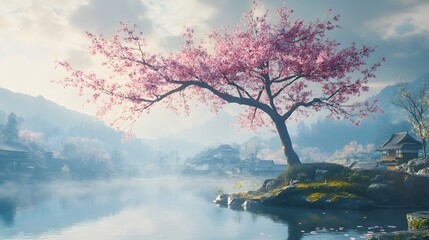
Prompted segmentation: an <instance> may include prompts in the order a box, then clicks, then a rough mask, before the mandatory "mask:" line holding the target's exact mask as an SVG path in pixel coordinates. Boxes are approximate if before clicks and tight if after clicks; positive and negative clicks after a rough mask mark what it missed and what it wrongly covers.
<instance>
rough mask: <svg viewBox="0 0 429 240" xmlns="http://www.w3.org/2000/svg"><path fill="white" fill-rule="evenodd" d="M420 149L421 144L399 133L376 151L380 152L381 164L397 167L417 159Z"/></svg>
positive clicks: (405, 133) (407, 135) (405, 134)
mask: <svg viewBox="0 0 429 240" xmlns="http://www.w3.org/2000/svg"><path fill="white" fill-rule="evenodd" d="M421 148H422V143H421V142H419V141H417V140H416V139H414V138H413V137H412V136H410V135H409V134H408V133H407V132H400V133H395V134H393V135H392V136H391V137H390V139H389V140H388V141H387V142H386V143H384V144H383V145H382V146H381V147H379V148H378V149H377V150H376V151H380V152H382V155H381V163H382V164H384V165H397V164H402V163H405V162H407V161H409V160H411V159H414V158H418V156H419V150H420V149H421Z"/></svg>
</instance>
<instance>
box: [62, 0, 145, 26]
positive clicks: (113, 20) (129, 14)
mask: <svg viewBox="0 0 429 240" xmlns="http://www.w3.org/2000/svg"><path fill="white" fill-rule="evenodd" d="M146 13H147V9H146V6H145V5H144V4H143V3H142V2H141V1H140V0H90V1H88V3H87V4H85V5H81V6H80V7H79V8H78V9H76V11H75V12H74V13H73V14H72V15H71V17H70V22H71V24H72V25H74V26H76V27H77V28H79V29H82V30H84V31H90V32H94V33H97V34H100V33H104V34H113V33H114V32H115V31H116V30H117V28H118V27H119V26H120V25H119V23H120V22H121V21H129V22H130V23H132V24H138V26H139V28H140V30H141V31H143V32H144V33H146V34H150V33H151V31H152V22H151V21H150V20H149V19H148V18H147V17H146Z"/></svg>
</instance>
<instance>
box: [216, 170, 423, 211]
mask: <svg viewBox="0 0 429 240" xmlns="http://www.w3.org/2000/svg"><path fill="white" fill-rule="evenodd" d="M317 170H319V172H322V171H320V170H323V175H324V177H323V178H317V179H319V180H316V178H315V175H316V172H317ZM230 195H231V196H234V197H240V198H243V199H244V200H252V201H256V202H259V203H261V204H263V205H277V206H299V207H316V208H348V209H362V208H365V209H367V208H373V207H428V206H429V178H427V177H421V176H411V175H409V174H407V173H404V172H398V171H388V170H366V171H359V172H356V171H352V170H351V169H349V168H347V167H344V166H341V165H337V164H329V163H314V164H301V165H297V166H291V167H289V168H288V169H286V170H285V172H284V173H283V174H282V175H280V176H279V177H277V178H275V179H269V180H266V181H265V182H264V184H263V185H262V186H261V187H260V188H259V189H258V190H256V191H251V192H243V193H234V194H230ZM243 199H240V201H241V200H243ZM220 200H223V201H222V202H225V196H221V197H220V199H219V200H218V201H217V202H220ZM237 205H238V204H237Z"/></svg>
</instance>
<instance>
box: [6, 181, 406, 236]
mask: <svg viewBox="0 0 429 240" xmlns="http://www.w3.org/2000/svg"><path fill="white" fill-rule="evenodd" d="M234 181H236V180H228V181H219V180H216V179H204V178H199V179H178V178H172V177H171V178H159V179H133V180H128V179H127V180H112V181H110V182H97V181H95V182H55V183H46V184H33V185H14V184H9V185H3V186H1V189H2V191H0V218H1V221H0V239H20V240H22V239H61V240H63V239H94V240H97V239H103V240H106V239H107V240H108V239H112V240H113V239H115V240H116V239H158V238H163V239H186V240H188V239H289V240H295V239H350V237H356V238H359V237H360V236H361V235H362V234H365V233H367V232H368V231H373V232H380V231H382V230H383V231H392V230H399V229H406V220H405V214H406V213H407V212H409V211H406V210H383V211H366V212H359V211H349V212H347V211H344V210H338V211H326V210H319V209H301V208H287V209H286V208H265V209H264V210H263V211H258V212H247V211H236V210H231V209H228V208H217V207H216V206H215V205H213V204H212V203H211V201H212V200H213V199H214V198H215V196H216V194H217V193H216V192H215V191H214V189H219V188H222V189H224V190H225V191H234V190H236V189H232V188H231V187H232V186H233V185H234ZM252 181H254V180H252ZM261 181H262V179H261ZM239 190H243V189H239ZM411 211H412V210H411ZM389 226H390V227H391V226H395V227H396V228H395V229H394V228H389ZM376 227H377V228H376ZM345 235H347V236H345Z"/></svg>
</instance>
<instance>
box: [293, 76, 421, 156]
mask: <svg viewBox="0 0 429 240" xmlns="http://www.w3.org/2000/svg"><path fill="white" fill-rule="evenodd" d="M425 80H429V74H425V75H422V76H421V77H419V78H418V79H416V80H414V81H412V82H409V83H407V84H408V87H409V88H410V89H418V88H419V87H421V85H422V84H423V81H425ZM401 84H402V83H398V84H395V85H393V86H387V87H385V88H384V89H382V90H381V91H380V93H378V94H377V95H376V96H374V97H376V98H377V99H378V105H379V107H380V108H381V109H382V111H383V113H377V114H376V116H375V119H372V118H368V119H364V120H363V121H362V122H361V124H360V126H358V127H355V126H354V125H353V124H351V123H350V122H348V121H336V120H331V119H322V120H320V121H318V122H317V123H316V124H314V125H312V126H311V127H308V126H304V125H303V124H301V125H300V127H299V134H298V136H296V137H294V139H293V140H292V141H293V142H294V143H296V144H298V145H299V146H305V147H318V148H320V149H322V150H324V151H329V152H332V151H334V150H336V149H341V148H342V147H343V146H344V145H345V144H347V143H349V142H351V141H357V142H359V143H361V144H375V146H376V147H378V146H380V145H381V144H383V143H384V142H385V141H386V140H387V139H388V138H389V137H390V136H391V134H392V133H395V132H401V131H411V125H410V124H409V123H408V122H406V121H405V117H406V116H407V114H406V112H405V111H404V110H402V109H400V108H399V107H397V106H394V105H393V104H392V103H391V102H390V101H391V100H393V99H395V98H396V97H397V96H398V91H399V88H400V86H401ZM374 97H371V98H370V99H372V98H374Z"/></svg>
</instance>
